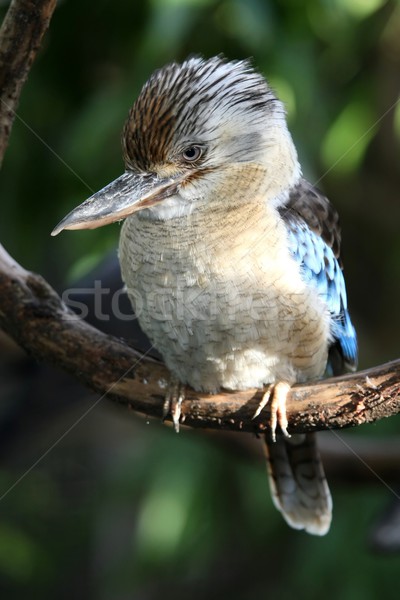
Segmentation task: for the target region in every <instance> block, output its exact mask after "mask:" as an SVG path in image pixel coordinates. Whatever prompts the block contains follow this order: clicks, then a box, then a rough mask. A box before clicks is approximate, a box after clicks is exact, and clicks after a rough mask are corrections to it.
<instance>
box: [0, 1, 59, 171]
mask: <svg viewBox="0 0 400 600" xmlns="http://www.w3.org/2000/svg"><path fill="white" fill-rule="evenodd" d="M56 1H57V0H12V2H11V4H10V7H9V9H8V11H7V14H6V16H5V18H4V21H3V24H2V26H1V29H0V166H1V163H2V161H3V157H4V153H5V150H6V148H7V144H8V139H9V137H10V133H11V128H12V124H13V122H14V117H15V111H16V109H17V106H18V102H19V97H20V94H21V90H22V87H23V85H24V83H25V81H26V79H27V77H28V73H29V70H30V68H31V66H32V63H33V61H34V59H35V57H36V54H37V52H38V50H39V47H40V43H41V41H42V37H43V34H44V33H45V31H46V29H47V27H48V25H49V22H50V18H51V16H52V14H53V11H54V9H55V7H56Z"/></svg>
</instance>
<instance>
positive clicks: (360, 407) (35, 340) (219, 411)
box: [0, 246, 400, 433]
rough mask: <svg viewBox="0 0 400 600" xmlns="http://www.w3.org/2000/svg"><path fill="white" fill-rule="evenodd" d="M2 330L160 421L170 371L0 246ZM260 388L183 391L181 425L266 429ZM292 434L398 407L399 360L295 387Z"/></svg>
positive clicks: (352, 423)
mask: <svg viewBox="0 0 400 600" xmlns="http://www.w3.org/2000/svg"><path fill="white" fill-rule="evenodd" d="M0 327H2V328H3V329H4V331H5V332H7V333H8V334H9V335H10V336H11V337H13V338H14V339H15V340H16V341H17V343H18V344H20V346H22V347H23V348H24V349H25V350H26V352H28V354H30V355H32V356H34V357H35V358H36V359H38V360H41V361H46V362H48V363H52V364H54V365H57V366H59V367H61V368H62V369H64V370H66V371H68V372H69V373H72V374H73V375H74V376H75V377H76V378H77V379H78V380H79V381H81V382H82V383H83V384H85V385H87V386H89V387H90V388H92V389H93V390H95V391H96V392H98V393H100V394H107V397H108V398H110V399H111V400H114V401H116V402H119V403H121V404H124V405H125V406H127V407H129V408H132V409H133V410H135V411H138V412H140V413H143V414H145V415H149V416H155V417H158V418H160V417H161V414H162V405H163V398H164V394H165V389H166V385H167V382H168V378H169V375H168V371H167V369H166V368H165V366H164V365H163V364H161V363H160V362H158V361H156V360H154V359H152V358H148V357H146V356H142V355H140V354H139V353H138V352H137V351H136V350H134V349H132V348H130V347H129V346H128V345H127V344H126V343H125V342H123V341H121V340H119V339H117V338H114V337H112V336H109V335H106V334H104V333H101V332H100V331H98V330H97V329H95V328H94V327H92V326H91V325H88V324H87V323H85V322H84V321H82V320H80V319H79V318H78V317H77V316H76V315H75V314H74V313H72V312H71V310H69V309H68V308H67V307H66V306H65V305H64V304H63V303H62V301H61V300H60V298H59V297H58V295H57V294H56V292H55V291H54V290H53V289H52V288H51V287H50V286H49V284H48V283H46V281H44V279H43V278H42V277H40V276H39V275H35V274H33V273H30V272H28V271H25V270H24V269H23V268H22V267H21V266H20V265H18V264H17V263H16V262H15V261H14V260H13V259H12V258H11V257H10V256H9V255H8V254H7V252H6V251H5V250H4V248H2V246H0ZM261 395H262V392H261V391H260V390H250V391H245V392H224V393H220V394H216V395H214V396H212V395H209V394H199V393H196V392H194V391H193V390H191V389H188V390H187V393H186V399H185V400H184V402H183V405H182V414H183V418H184V419H185V423H186V424H187V425H190V426H192V427H209V428H214V429H230V430H236V431H253V432H254V431H256V432H262V431H267V430H268V422H269V410H268V407H267V408H265V409H264V410H263V411H262V413H261V415H260V417H259V418H257V419H256V420H253V419H252V417H253V414H254V412H255V409H256V407H257V405H258V402H259V401H260V399H261ZM287 409H288V419H289V431H290V432H292V433H293V432H303V431H318V430H324V429H337V428H342V427H350V426H355V425H360V424H361V423H368V422H371V421H376V420H377V419H381V418H383V417H389V416H391V415H394V414H396V413H398V412H400V360H396V361H393V362H391V363H387V364H385V365H382V366H380V367H375V368H373V369H369V370H368V371H363V372H360V373H356V374H350V375H345V376H343V377H340V378H334V379H328V380H325V381H321V382H316V383H313V384H308V385H296V386H294V387H293V388H292V391H291V393H290V395H289V398H288V406H287Z"/></svg>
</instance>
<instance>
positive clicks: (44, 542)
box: [0, 0, 400, 600]
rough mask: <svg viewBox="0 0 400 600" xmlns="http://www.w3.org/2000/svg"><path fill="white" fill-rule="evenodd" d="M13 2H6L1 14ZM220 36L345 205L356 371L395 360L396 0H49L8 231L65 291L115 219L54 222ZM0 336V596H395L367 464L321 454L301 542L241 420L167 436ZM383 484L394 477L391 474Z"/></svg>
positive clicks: (14, 246)
mask: <svg viewBox="0 0 400 600" xmlns="http://www.w3.org/2000/svg"><path fill="white" fill-rule="evenodd" d="M6 8H7V3H6V2H2V3H1V7H0V12H1V16H3V15H4V14H5V11H6ZM221 52H222V53H224V54H225V55H226V56H227V57H229V58H245V57H249V56H252V57H253V58H254V63H255V64H256V66H257V68H258V69H259V70H261V71H262V72H263V73H264V74H265V75H266V76H267V78H268V79H269V81H270V83H271V84H272V86H273V87H274V88H275V89H276V90H277V93H278V95H279V96H280V97H281V99H282V100H283V101H284V102H285V104H286V108H287V112H288V121H289V127H290V130H291V132H292V134H293V137H294V140H295V143H296V145H297V148H298V151H299V155H300V158H301V162H302V165H303V170H304V173H305V175H306V176H307V178H308V179H310V181H311V182H313V183H317V185H318V186H319V187H321V188H322V189H323V190H324V192H325V193H326V194H327V195H328V196H329V197H330V198H331V199H332V201H333V202H334V204H335V206H336V207H337V209H338V210H339V213H340V215H341V222H342V229H343V254H344V261H345V268H346V270H345V273H346V281H347V286H348V294H349V298H350V308H351V311H352V315H353V320H354V322H355V325H356V328H357V330H358V333H359V343H360V367H361V368H367V367H369V366H373V365H375V364H379V363H381V362H384V361H386V360H390V359H392V358H395V357H396V356H398V347H399V341H398V340H399V332H400V311H399V306H400V285H399V281H400V236H399V222H400V198H399V187H400V170H399V163H400V161H399V158H400V153H399V151H400V105H399V104H397V101H398V98H399V89H400V3H399V2H397V1H394V0H391V1H384V0H325V1H317V0H306V1H305V2H297V1H295V0H279V1H275V2H273V1H272V0H271V1H267V0H143V1H141V2H132V1H129V0H113V2H109V1H106V0H97V2H96V3H94V2H91V1H89V0H80V1H79V2H73V1H72V0H64V1H60V2H59V3H58V7H57V10H56V12H55V14H54V17H53V20H52V23H51V26H50V30H49V32H48V33H47V35H46V37H45V41H44V44H43V48H42V50H41V52H40V54H39V56H38V58H37V61H36V63H35V64H34V67H33V69H32V71H31V74H30V77H29V80H28V82H27V84H26V86H25V88H24V90H23V94H22V98H21V102H20V106H19V109H18V117H17V119H16V121H15V124H14V128H13V133H12V138H11V143H10V146H9V149H8V152H7V154H6V158H5V161H4V165H3V170H2V173H1V178H0V194H1V212H0V240H1V242H2V243H3V244H4V246H5V247H6V249H7V250H8V251H9V252H10V253H11V254H12V255H13V256H14V257H15V258H16V259H17V260H18V261H20V262H21V263H22V264H23V266H24V267H26V268H29V269H32V270H35V271H38V272H40V273H41V274H43V275H44V276H45V277H46V278H47V279H48V280H49V281H50V282H51V283H52V284H53V285H54V286H55V287H56V288H57V289H58V290H60V291H62V290H63V289H64V288H65V287H67V286H70V285H71V283H72V282H74V281H76V279H77V278H80V277H83V276H88V273H89V272H90V270H91V269H92V268H94V267H95V266H96V265H97V264H98V263H99V262H100V261H101V260H102V258H103V257H104V256H105V255H106V254H108V253H114V254H115V249H116V245H117V241H118V234H119V227H118V225H114V226H110V227H106V228H102V229H98V230H95V231H86V232H74V233H68V232H67V233H65V234H63V235H61V236H59V237H57V238H51V237H50V235H49V234H50V231H51V230H52V228H53V227H54V225H55V224H56V223H57V222H58V221H59V220H60V219H61V218H62V217H63V216H64V215H65V214H66V213H67V212H68V211H69V210H71V209H72V208H73V207H74V206H76V205H77V204H78V203H79V202H81V201H82V200H83V199H84V198H86V197H87V196H88V195H90V194H91V191H92V190H97V189H99V188H100V187H102V186H104V185H105V184H106V183H108V182H109V181H111V179H113V178H115V177H116V176H117V175H119V174H120V173H121V172H122V170H123V165H122V161H121V150H120V132H121V128H122V124H123V122H124V120H125V118H126V115H127V112H128V109H129V107H130V105H131V104H132V102H133V100H134V99H135V97H136V96H137V94H138V92H139V90H140V88H141V86H142V85H143V83H144V82H145V81H146V79H147V78H148V76H149V75H150V73H151V72H152V71H153V70H154V69H155V68H157V67H160V66H162V65H163V64H165V63H166V62H168V61H170V60H173V59H176V60H182V59H184V58H185V57H186V56H187V55H189V54H193V53H200V54H203V55H204V56H206V57H208V56H212V55H215V54H218V53H221ZM89 276H90V275H89ZM127 327H128V326H127ZM126 337H127V338H129V337H130V336H129V331H127V333H126ZM0 352H1V358H0V400H1V407H0V434H1V435H0V451H1V453H2V461H1V468H0V592H2V597H4V598H26V597H29V598H36V597H38V598H39V597H40V598H49V599H50V598H57V599H58V598H71V597H74V598H78V599H80V598H99V599H101V600H103V599H104V600H120V599H121V600H122V599H125V598H134V599H140V600H141V599H146V600H147V599H157V600H158V599H159V598H174V599H175V600H179V599H180V598H186V597H187V596H188V595H189V596H190V597H192V598H199V599H200V598H205V597H217V596H218V597H222V598H225V597H226V598H230V599H231V600H238V599H252V598H255V597H256V596H260V597H263V596H264V597H265V596H267V595H275V596H277V597H279V598H284V599H285V598H293V597H298V598H320V597H322V596H323V597H325V598H329V599H330V598H341V599H343V600H346V599H347V598H348V599H351V600H356V599H357V598H360V599H361V598H362V599H369V598H377V597H387V598H397V597H398V595H397V590H398V576H399V563H400V559H399V556H398V555H393V554H385V555H384V556H382V555H378V554H377V552H376V550H374V549H373V547H372V546H373V544H372V543H371V533H370V532H371V529H370V528H371V524H372V525H373V523H374V520H376V519H379V515H380V514H381V512H382V511H383V510H384V507H385V503H386V502H387V501H389V500H390V498H391V497H395V496H394V494H393V493H392V492H391V491H390V490H388V489H387V487H385V485H384V484H383V483H382V481H379V479H378V478H377V477H375V478H374V477H373V476H371V478H370V479H369V480H368V481H364V480H363V475H362V474H361V475H360V478H359V479H358V478H357V477H354V478H351V481H349V480H344V479H343V478H341V477H340V470H339V473H338V472H337V470H336V471H335V475H334V476H333V471H334V469H333V467H332V477H333V479H332V480H331V487H332V491H333V497H334V521H333V526H332V530H331V532H330V533H329V534H328V536H326V537H325V538H323V539H313V538H311V537H308V536H307V535H306V534H301V533H298V532H294V531H292V530H290V529H289V528H288V527H287V526H286V525H285V524H284V522H283V521H282V519H281V517H280V515H279V514H278V513H277V512H276V511H275V509H274V508H273V507H272V504H271V500H270V498H269V492H268V490H267V479H266V475H265V466H264V464H263V461H262V458H261V456H260V454H259V453H258V452H257V440H253V439H252V438H251V436H226V435H221V436H216V435H212V436H211V435H207V434H204V433H199V432H192V431H189V430H183V431H182V432H181V433H180V434H179V436H177V435H175V434H173V432H172V430H171V429H170V428H167V427H163V426H162V425H161V424H160V423H158V422H156V421H149V422H148V421H146V420H145V419H142V418H139V417H138V418H136V417H134V416H132V415H131V414H127V413H126V412H124V411H123V410H122V409H118V407H114V406H112V405H110V404H108V403H107V400H102V401H101V402H99V403H97V404H95V403H96V400H97V397H96V396H94V395H92V394H90V393H89V392H87V391H85V390H83V389H82V388H80V387H79V386H78V385H77V384H75V383H74V382H73V381H72V380H71V379H70V378H68V377H67V376H65V375H63V374H61V373H57V372H55V371H53V370H52V369H50V368H49V367H40V366H38V365H36V364H35V363H34V362H33V361H29V360H27V359H25V358H24V357H23V355H22V353H20V352H19V351H18V350H17V349H16V348H15V347H14V345H13V344H12V343H11V342H10V341H9V340H8V339H6V338H5V337H0ZM86 411H88V413H87V414H85V412H86ZM77 421H78V422H77ZM70 429H71V430H70ZM397 430H398V418H393V419H390V420H389V421H387V422H384V423H383V422H381V423H378V424H376V425H374V426H369V427H362V428H360V429H359V430H358V431H354V432H351V434H347V437H346V436H345V434H341V436H343V439H345V440H346V442H345V443H346V444H349V445H352V444H353V441H354V440H357V439H358V438H363V439H365V440H371V443H375V444H376V440H378V443H379V440H381V439H383V438H385V437H387V436H392V437H393V439H395V436H396V433H397ZM330 437H331V438H332V437H333V438H334V441H335V442H337V443H338V444H339V445H340V442H338V439H337V438H336V437H335V436H333V434H331V435H330ZM322 442H323V440H322ZM326 443H327V444H328V445H329V440H328V441H327V442H326ZM53 446H54V447H53ZM44 454H45V455H44ZM43 455H44V456H43ZM350 455H351V453H349V456H350ZM397 455H398V456H399V457H400V450H399V448H398V449H397ZM41 457H42V458H41ZM38 459H41V460H40V461H39V462H37V461H38ZM333 462H334V461H333ZM36 463H37V464H36ZM27 470H29V472H28V473H27ZM359 470H360V472H362V471H363V470H366V468H365V467H364V466H363V465H362V464H361V462H360V463H359ZM327 471H328V476H329V469H327ZM21 477H22V478H21ZM20 478H21V480H20V481H19V479H20ZM390 485H391V486H392V485H393V486H394V487H395V489H397V490H398V491H399V489H400V477H399V480H398V481H397V482H396V479H395V478H394V480H391V481H390ZM396 485H397V487H396ZM397 536H398V542H397V544H398V548H400V541H399V540H400V533H399V532H397Z"/></svg>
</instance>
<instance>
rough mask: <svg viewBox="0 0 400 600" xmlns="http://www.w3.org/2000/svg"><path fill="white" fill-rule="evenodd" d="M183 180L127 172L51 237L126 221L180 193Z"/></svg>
mask: <svg viewBox="0 0 400 600" xmlns="http://www.w3.org/2000/svg"><path fill="white" fill-rule="evenodd" d="M183 179H184V177H183V176H182V175H179V176H176V177H168V178H164V179H162V178H160V177H158V176H157V175H155V174H154V173H143V174H138V173H132V172H130V171H126V172H125V173H124V174H123V175H121V176H120V177H118V178H117V179H115V180H114V181H112V182H111V183H109V184H108V185H107V186H106V187H105V188H103V189H102V190H100V191H99V192H96V193H95V194H93V196H90V198H88V199H87V200H85V202H83V203H82V204H80V205H79V206H77V207H76V208H74V210H72V211H71V212H70V213H69V214H68V215H67V216H66V217H64V218H63V219H62V221H60V222H59V224H58V225H57V227H55V228H54V229H53V231H52V232H51V235H57V234H59V233H60V231H63V229H95V228H96V227H102V226H103V225H107V224H108V223H113V222H114V221H120V220H121V219H125V217H128V216H129V215H131V214H132V213H134V212H136V211H138V210H141V209H143V208H148V207H150V206H154V205H155V204H158V203H159V202H161V201H162V200H164V199H165V198H168V196H173V195H174V194H176V192H177V189H178V186H179V183H181V181H183Z"/></svg>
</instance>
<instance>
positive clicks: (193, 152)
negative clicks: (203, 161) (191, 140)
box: [182, 146, 203, 162]
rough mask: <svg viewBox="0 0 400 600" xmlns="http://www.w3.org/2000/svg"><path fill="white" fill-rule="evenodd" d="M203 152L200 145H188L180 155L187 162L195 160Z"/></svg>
mask: <svg viewBox="0 0 400 600" xmlns="http://www.w3.org/2000/svg"><path fill="white" fill-rule="evenodd" d="M202 154H203V148H202V147H201V146H188V147H187V148H185V150H184V151H183V152H182V157H183V159H184V160H186V161H187V162H196V160H199V158H200V156H201V155H202Z"/></svg>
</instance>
